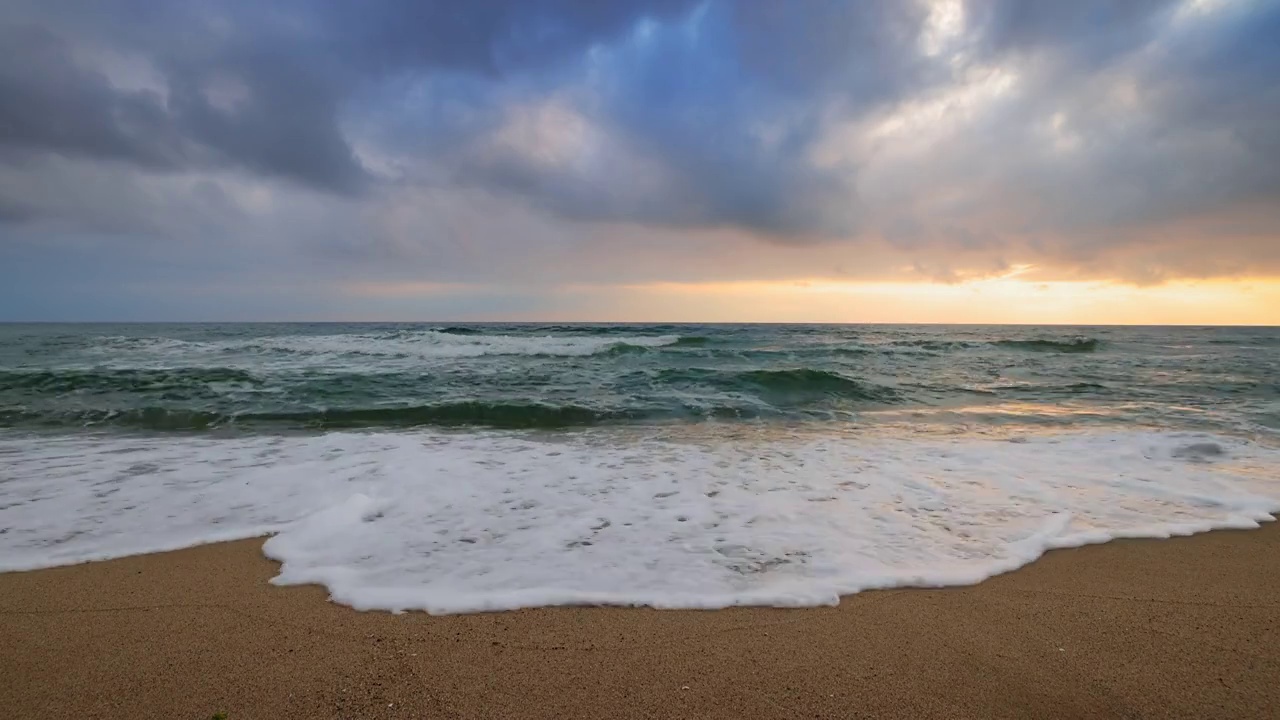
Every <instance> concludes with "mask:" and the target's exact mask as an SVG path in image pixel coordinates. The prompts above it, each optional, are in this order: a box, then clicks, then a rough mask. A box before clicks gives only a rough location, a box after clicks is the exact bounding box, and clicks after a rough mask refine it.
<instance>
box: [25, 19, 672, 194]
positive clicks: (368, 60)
mask: <svg viewBox="0 0 1280 720" xmlns="http://www.w3.org/2000/svg"><path fill="white" fill-rule="evenodd" d="M677 5H678V3H675V2H656V3H652V4H645V5H636V4H627V3H596V2H586V1H576V0H565V1H559V2H557V1H550V2H543V3H526V2H514V1H513V2H484V3H477V4H474V5H473V6H469V7H468V6H463V5H459V4H457V3H452V2H408V1H407V0H400V1H388V2H369V3H321V2H282V3H272V4H270V5H267V4H261V3H249V2H226V3H210V4H206V3H188V2H159V1H155V2H148V1H146V0H122V1H120V2H113V3H80V4H76V3H61V4H59V5H58V6H57V7H56V8H55V7H52V6H41V5H40V4H35V3H28V4H22V3H18V4H17V5H16V6H15V7H14V8H13V9H12V10H11V11H10V12H9V15H10V17H4V15H3V14H2V13H0V144H2V145H3V147H4V148H5V150H7V151H8V153H9V158H8V159H9V161H11V162H16V161H18V160H20V159H21V157H22V156H24V155H26V156H29V155H31V154H39V153H57V154H62V155H72V156H75V155H83V156H88V157H94V158H103V159H113V160H122V161H128V162H134V163H137V164H139V165H142V166H144V167H147V168H149V169H179V168H191V167H208V166H214V165H218V164H230V165H235V166H240V167H243V168H245V169H247V170H249V171H251V172H257V173H262V174H266V175H273V176H278V177H282V178H287V179H290V180H295V181H298V182H301V183H304V184H307V185H310V186H313V187H316V188H319V189H324V190H331V191H339V192H351V191H355V190H357V189H359V188H361V187H362V186H363V185H364V184H365V183H366V181H367V180H368V176H367V173H366V172H365V170H364V168H362V167H361V166H360V163H359V162H358V160H357V159H356V158H355V157H354V155H353V153H352V149H351V147H350V144H349V142H348V140H347V139H346V138H345V137H344V135H343V133H342V131H341V129H340V127H339V113H340V110H341V104H342V102H343V101H344V100H345V99H346V98H347V96H348V95H349V94H350V93H351V92H353V90H354V89H356V88H358V87H359V86H360V84H361V83H367V82H376V81H378V80H380V79H382V77H383V76H384V75H385V76H394V75H395V74H397V73H406V72H422V71H429V70H434V69H443V68H448V69H458V70H466V71H472V72H476V73H481V74H486V75H489V76H493V75H495V74H497V73H499V72H500V71H501V69H502V67H504V66H506V65H516V66H520V65H524V64H527V63H531V62H537V63H543V62H550V61H552V60H554V59H556V58H558V57H560V56H561V55H563V54H564V53H566V52H570V51H572V50H575V49H576V50H580V49H581V48H582V47H583V45H584V44H587V43H590V42H594V41H596V40H598V39H599V38H601V37H607V36H608V35H609V34H611V33H615V32H618V31H620V30H621V29H622V28H625V27H626V26H627V25H628V24H629V23H631V22H632V21H634V20H635V19H636V18H637V17H638V16H639V15H640V13H645V14H646V15H647V16H653V17H662V16H663V15H664V14H665V13H667V12H669V11H670V9H671V8H672V7H675V6H677ZM77 44H80V45H81V46H83V49H88V50H90V51H99V50H107V51H112V52H118V53H126V54H139V55H141V57H142V59H144V60H145V61H147V62H149V63H150V64H151V65H152V66H153V67H154V68H155V70H157V71H158V73H159V74H160V76H161V79H162V82H163V87H162V88H158V89H147V90H126V89H121V88H119V87H116V86H114V85H113V84H112V82H111V80H110V78H109V77H108V76H107V74H105V73H104V72H100V71H99V70H97V69H96V68H94V67H92V65H91V64H90V62H91V61H90V62H86V61H84V60H83V59H81V60H79V61H77V59H76V58H74V57H73V51H74V50H76V49H77V48H76V45H77ZM160 91H163V92H160Z"/></svg>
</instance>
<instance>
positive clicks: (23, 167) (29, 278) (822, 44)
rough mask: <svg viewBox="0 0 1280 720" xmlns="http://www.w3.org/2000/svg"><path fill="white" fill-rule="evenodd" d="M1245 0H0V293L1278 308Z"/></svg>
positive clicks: (221, 314) (807, 314)
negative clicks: (482, 0) (262, 0)
mask: <svg viewBox="0 0 1280 720" xmlns="http://www.w3.org/2000/svg"><path fill="white" fill-rule="evenodd" d="M1276 118H1280V0H1113V1H1103V0H1076V1H1074V2H1069V3H1068V2H1060V1H1059V0H864V1H862V2H858V1H855V0H847V1H846V2H838V1H836V0H798V1H797V2H771V1H769V0H742V1H741V2H733V1H731V0H697V1H693V0H613V1H611V2H607V3H605V2H597V1H596V0H485V1H484V2H473V3H464V2H456V1H454V0H448V1H444V0H364V1H362V2H358V3H357V2H345V1H340V0H327V1H321V0H273V2H269V3H264V2H259V1H257V0H198V1H197V0H60V1H59V2H54V3H51V2H47V1H46V0H6V2H4V3H3V4H0V320H21V321H26V320H67V321H79V320H86V321H93V320H178V321H182V320H405V321H414V320H421V321H432V320H459V321H465V320H583V321H726V322H730V321H769V322H980V323H985V322H990V323H996V322H1019V323H1032V324H1036V323H1140V324H1166V323H1188V324H1280V122H1278V121H1277V120H1276Z"/></svg>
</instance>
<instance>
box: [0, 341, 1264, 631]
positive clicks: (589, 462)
mask: <svg viewBox="0 0 1280 720" xmlns="http://www.w3.org/2000/svg"><path fill="white" fill-rule="evenodd" d="M1278 510H1280V330H1277V329H1253V328H1245V329H1241V328H1061V327H1055V328H1032V327H976V326H974V327H962V326H816V325H801V326H779V325H659V326H651V325H610V326H600V325H529V324H519V325H497V324H476V325H439V324H411V325H385V324H378V325H374V324H354V325H339V324H284V325H265V324H235V325H83V326H76V325H4V326H0V570H20V569H29V568H37V567H46V566H51V565H60V564H68V563H76V562H82V561H86V560H93V559H101V558H109V557H117V556H121V555H128V554H135V553H143V552H151V551H157V550H167V549H174V548H181V547H186V546H191V545H195V544H199V543H204V542H211V541H218V540H228V539H234V538H244V537H254V536H261V535H268V534H269V535H271V536H272V537H271V538H270V539H269V540H268V541H267V543H266V545H265V548H264V550H265V552H266V553H267V554H268V555H269V556H271V557H272V558H275V559H277V560H279V561H280V562H281V563H282V565H281V572H280V575H279V577H278V578H277V579H276V582H279V583H286V584H287V583H321V584H323V585H325V586H327V587H328V588H329V591H330V592H331V594H332V596H333V598H334V599H335V600H336V601H338V602H341V603H345V604H349V605H352V606H354V607H357V608H361V609H375V608H376V609H388V610H410V609H422V610H427V611H430V612H472V611H479V610H497V609H508V608H518V607H529V606H541V605H560V604H622V605H629V604H645V605H652V606H656V607H703V608H709V607H724V606H729V605H742V604H753V605H777V606H809V605H821V604H831V603H835V602H838V599H839V597H840V595H842V594H848V593H852V592H857V591H860V590H864V589H869V588H881V587H900V586H940V585H954V584H966V583H974V582H978V581H980V580H982V579H983V578H986V577H989V576H991V575H993V574H996V573H1000V572H1005V571H1008V570H1011V569H1014V568H1017V567H1019V566H1021V565H1024V564H1026V563H1028V562H1031V561H1033V560H1034V559H1035V558H1036V557H1038V556H1039V555H1040V554H1042V553H1043V552H1044V551H1045V550H1047V549H1050V548H1056V547H1067V546H1074V545H1081V544H1085V543H1094V542H1102V541H1105V540H1108V539H1111V538H1116V537H1167V536H1170V535H1182V534H1189V533H1194V532H1201V531H1205V530H1209V529H1213V528H1250V527H1256V526H1257V524H1258V523H1259V522H1263V521H1268V520H1270V519H1271V518H1272V515H1273V514H1274V513H1276V512H1277V511H1278Z"/></svg>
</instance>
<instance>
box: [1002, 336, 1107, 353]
mask: <svg viewBox="0 0 1280 720" xmlns="http://www.w3.org/2000/svg"><path fill="white" fill-rule="evenodd" d="M991 344H992V345H995V346H997V347H1004V348H1009V349H1011V350H1027V351H1031V352H1060V353H1090V352H1094V351H1095V350H1098V349H1099V348H1101V347H1102V341H1101V340H1099V339H1097V338H1086V337H1080V338H1074V339H1072V340H996V341H995V342H993V343H991Z"/></svg>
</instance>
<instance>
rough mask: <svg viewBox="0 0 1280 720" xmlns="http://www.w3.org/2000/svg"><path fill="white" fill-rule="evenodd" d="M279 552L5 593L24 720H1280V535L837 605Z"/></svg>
mask: <svg viewBox="0 0 1280 720" xmlns="http://www.w3.org/2000/svg"><path fill="white" fill-rule="evenodd" d="M261 542H262V541H261V540H246V541H240V542H231V543H224V544H217V545H206V546H202V547H196V548H191V549H187V550H181V551H177V552H171V553H162V554H155V555H147V556H139V557H130V558H124V559H119V560H111V561H106V562H99V563H91V564H85V565H79V566H73V567H64V568H55V569H49V570H40V571H35V572H26V573H10V574H6V575H0V611H2V612H3V621H2V623H0V676H3V677H4V682H3V683H2V684H0V707H3V708H4V713H5V716H6V717H11V718H64V717H67V718H70V717H74V718H131V719H133V718H200V719H203V718H208V717H210V716H212V715H213V714H214V713H216V712H225V713H226V714H227V717H228V718H230V719H231V720H249V719H250V718H329V717H334V718H338V717H344V718H347V717H361V718H363V717H377V718H406V717H430V718H473V717H474V718H516V717H536V718H606V717H617V718H844V717H904V718H906V717H1236V718H1238V717H1259V718H1261V717H1277V716H1280V527H1277V526H1275V525H1268V526H1266V527H1264V528H1263V529H1261V530H1256V531H1240V532H1232V531H1225V532H1215V533H1210V534H1207V535H1200V536H1195V537H1191V538H1178V539H1173V540H1162V541H1142V540H1139V541H1120V542H1113V543H1110V544H1106V545H1099V546H1092V547H1085V548H1081V549H1076V550H1064V551H1056V552H1052V553H1050V554H1049V555H1047V556H1046V557H1044V558H1042V559H1041V560H1040V561H1039V562H1036V563H1034V564H1033V565H1031V566H1029V567H1026V568H1024V569H1022V570H1019V571H1017V572H1014V573H1010V574H1008V575H1004V576H1000V577H997V578H994V579H992V580H989V581H987V582H985V583H982V584H980V585H977V586H974V587H966V588H951V589H942V590H928V589H909V590H896V591H880V592H868V593H863V594H860V595H856V596H852V597H848V598H845V599H844V601H843V602H842V603H841V604H840V606H839V607H834V608H817V609H802V610H778V609H764V608H743V609H731V610H723V611H657V610H651V609H640V608H636V609H631V608H555V609H544V610H531V611H521V612H509V613H496V614H482V615H461V616H444V617H433V616H429V615H426V614H422V613H409V614H404V615H391V614H387V613H359V612H356V611H353V610H351V609H349V608H346V607H343V606H339V605H336V604H333V603H331V602H328V601H327V597H326V593H325V591H324V589H323V588H320V587H289V588H283V587H276V586H273V585H271V584H269V582H268V581H269V579H270V578H271V577H272V576H273V575H274V574H275V571H276V566H275V564H274V563H273V562H271V561H269V560H267V559H265V558H264V557H263V556H262V554H261V553H260V545H261Z"/></svg>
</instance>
